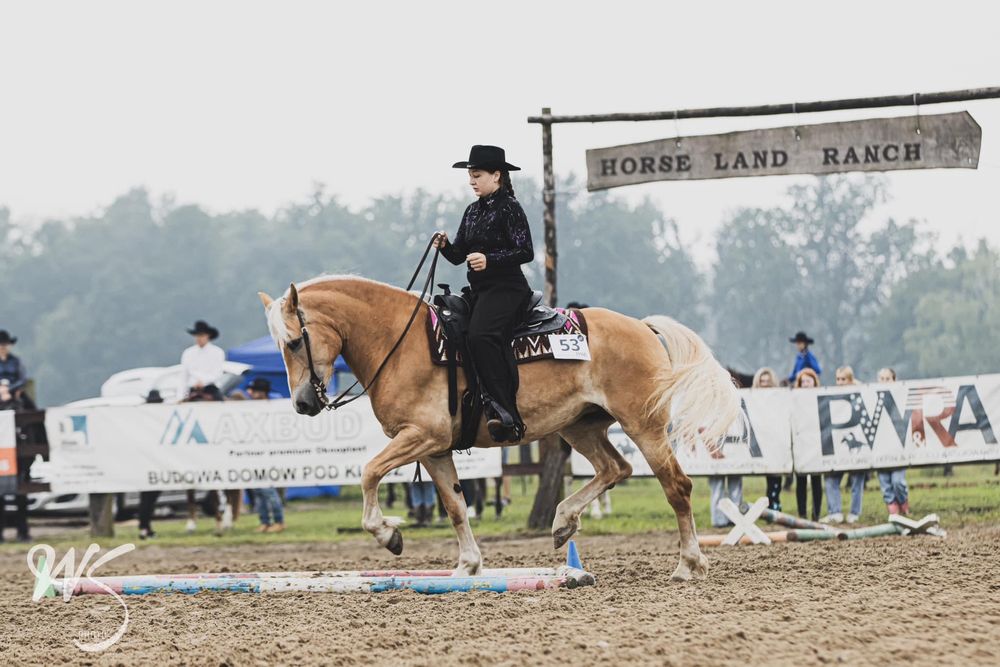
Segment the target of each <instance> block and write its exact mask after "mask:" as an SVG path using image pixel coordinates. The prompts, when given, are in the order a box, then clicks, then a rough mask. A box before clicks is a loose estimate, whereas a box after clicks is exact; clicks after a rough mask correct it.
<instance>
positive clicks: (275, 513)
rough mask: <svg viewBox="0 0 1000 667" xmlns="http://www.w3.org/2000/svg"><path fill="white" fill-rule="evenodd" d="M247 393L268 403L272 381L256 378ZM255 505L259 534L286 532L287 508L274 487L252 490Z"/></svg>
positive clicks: (248, 387)
mask: <svg viewBox="0 0 1000 667" xmlns="http://www.w3.org/2000/svg"><path fill="white" fill-rule="evenodd" d="M247 393H248V394H249V395H250V399H251V400H253V401H266V400H267V399H268V396H270V394H271V381H270V380H268V379H267V378H261V377H258V378H254V379H253V382H251V383H250V384H249V385H248V386H247ZM250 494H251V495H252V496H253V504H254V507H255V508H256V509H257V516H258V517H260V526H258V528H257V532H258V533H280V532H282V531H283V530H285V508H284V507H283V506H282V504H281V496H280V495H279V494H278V490H277V489H276V488H274V487H267V488H263V489H251V490H250Z"/></svg>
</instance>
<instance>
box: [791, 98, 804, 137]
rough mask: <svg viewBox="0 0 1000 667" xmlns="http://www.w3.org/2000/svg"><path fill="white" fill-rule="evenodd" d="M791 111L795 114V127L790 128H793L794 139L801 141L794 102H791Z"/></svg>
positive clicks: (796, 107)
mask: <svg viewBox="0 0 1000 667" xmlns="http://www.w3.org/2000/svg"><path fill="white" fill-rule="evenodd" d="M792 113H793V114H795V127H794V128H792V129H793V130H795V141H802V135H800V134H799V110H798V105H797V104H796V103H795V102H792Z"/></svg>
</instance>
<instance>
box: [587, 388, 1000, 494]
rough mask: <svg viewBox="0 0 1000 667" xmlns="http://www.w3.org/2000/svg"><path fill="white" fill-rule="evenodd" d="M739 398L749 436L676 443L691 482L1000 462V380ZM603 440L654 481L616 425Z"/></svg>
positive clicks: (757, 393)
mask: <svg viewBox="0 0 1000 667" xmlns="http://www.w3.org/2000/svg"><path fill="white" fill-rule="evenodd" d="M739 393H740V397H741V399H742V401H743V409H744V413H745V414H746V416H747V418H748V423H749V430H748V431H747V432H745V433H744V432H742V429H738V428H734V429H733V430H732V431H731V432H730V435H729V436H728V437H727V438H726V440H725V442H724V443H723V445H722V447H721V448H719V447H717V446H715V445H713V444H712V443H705V442H698V443H696V444H695V445H693V446H690V445H689V446H687V447H681V448H677V445H676V443H674V445H673V446H674V447H675V451H674V453H675V455H676V456H677V459H678V461H680V464H681V467H682V468H683V469H684V471H685V472H686V473H687V474H688V475H761V474H771V475H778V474H785V473H789V472H792V471H793V470H794V471H795V472H800V473H818V472H828V471H834V470H837V471H844V470H871V469H876V470H877V469H884V468H901V467H909V466H919V465H943V464H946V463H960V462H970V461H995V460H1000V444H998V442H997V435H996V430H995V427H996V426H997V424H998V420H1000V375H979V376H975V377H959V378H943V379H936V380H910V381H907V382H894V383H892V384H867V385H851V386H842V387H829V388H821V389H794V390H791V389H741V390H740V392H739ZM608 435H609V438H610V439H611V441H612V443H614V445H615V447H617V448H618V451H619V452H621V453H622V455H623V456H624V457H625V458H626V460H628V461H629V463H631V464H632V470H633V474H634V475H638V476H643V475H645V476H648V475H652V474H653V473H652V471H651V470H650V469H649V464H648V463H646V460H645V459H644V458H643V457H642V454H641V452H640V451H639V449H638V447H637V446H636V444H635V443H634V442H632V441H631V440H630V439H629V437H628V436H627V435H626V434H625V433H624V432H622V430H621V427H620V426H619V425H618V424H615V425H613V426H612V427H611V430H610V432H609V434H608ZM741 435H742V436H743V437H741ZM572 470H573V474H574V475H578V476H584V477H589V476H591V475H593V474H594V469H593V467H591V465H590V463H589V462H588V461H587V460H586V459H585V458H583V457H582V456H581V455H579V454H577V453H576V452H573V456H572Z"/></svg>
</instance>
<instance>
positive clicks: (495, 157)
mask: <svg viewBox="0 0 1000 667" xmlns="http://www.w3.org/2000/svg"><path fill="white" fill-rule="evenodd" d="M451 166H452V167H453V168H455V169H484V170H486V171H521V168H520V167H515V166H514V165H512V164H509V163H508V162H507V156H506V155H505V154H504V152H503V149H502V148H500V147H499V146H480V145H478V144H477V145H475V146H473V147H472V150H470V151H469V159H468V160H467V161H465V162H456V163H455V164H453V165H451Z"/></svg>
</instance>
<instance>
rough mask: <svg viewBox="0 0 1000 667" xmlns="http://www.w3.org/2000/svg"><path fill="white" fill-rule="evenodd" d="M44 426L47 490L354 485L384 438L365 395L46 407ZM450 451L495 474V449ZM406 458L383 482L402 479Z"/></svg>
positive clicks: (467, 472)
mask: <svg viewBox="0 0 1000 667" xmlns="http://www.w3.org/2000/svg"><path fill="white" fill-rule="evenodd" d="M45 429H46V431H47V433H48V437H49V451H50V461H51V464H50V465H49V466H48V467H47V469H46V476H47V477H48V478H49V482H50V483H51V485H52V491H53V492H55V493H114V492H121V491H149V490H166V489H236V488H260V487H289V486H313V485H321V484H348V485H350V484H360V483H361V471H362V468H363V467H364V465H365V464H366V463H367V462H368V461H370V460H371V459H372V458H373V457H374V456H375V455H376V454H377V453H378V452H379V451H380V450H381V449H382V448H383V447H385V445H386V443H387V442H388V441H389V439H388V438H387V437H386V436H385V434H384V433H383V432H382V427H381V426H380V425H379V423H378V421H377V420H376V419H375V415H374V413H372V410H371V404H370V402H369V401H368V399H367V398H363V399H359V400H357V401H354V402H353V403H351V404H350V405H346V406H344V407H342V408H340V409H338V410H336V411H328V412H324V413H322V414H320V415H318V416H316V417H306V416H302V415H299V414H296V413H295V411H294V410H293V409H292V407H291V404H290V401H289V400H287V399H285V400H276V401H230V402H222V403H182V404H178V405H163V404H159V405H142V406H138V407H101V408H73V407H62V408H52V409H50V410H48V411H47V412H46V415H45ZM454 460H455V465H456V467H457V469H458V475H459V477H460V478H462V479H473V478H480V477H499V476H500V474H501V464H500V449H499V448H492V449H473V450H472V453H471V454H470V455H466V454H464V453H461V452H456V453H455V454H454ZM414 465H415V464H411V465H409V466H405V467H403V468H400V469H398V470H395V471H393V472H392V473H390V474H389V475H387V476H386V478H385V481H388V482H401V481H405V482H408V481H410V480H411V479H413V473H414ZM424 479H425V480H429V479H430V476H429V475H427V473H426V471H424Z"/></svg>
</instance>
